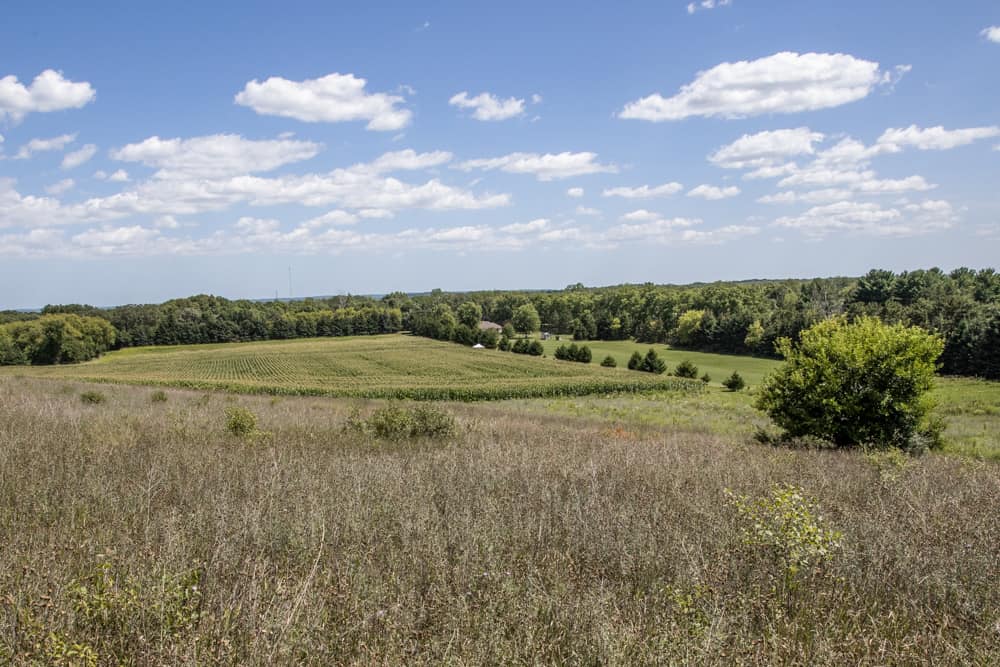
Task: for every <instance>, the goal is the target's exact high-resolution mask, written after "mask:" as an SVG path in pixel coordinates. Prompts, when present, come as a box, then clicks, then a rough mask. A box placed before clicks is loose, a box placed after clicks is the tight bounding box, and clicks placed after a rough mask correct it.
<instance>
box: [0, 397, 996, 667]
mask: <svg viewBox="0 0 1000 667" xmlns="http://www.w3.org/2000/svg"><path fill="white" fill-rule="evenodd" d="M86 388H87V385H83V384H67V383H60V382H50V381H42V380H26V379H14V378H4V379H0V658H2V656H7V658H8V659H11V660H12V662H14V663H15V664H33V661H37V663H39V664H46V663H51V664H87V662H86V661H87V660H90V659H92V658H94V659H96V660H97V662H98V663H99V664H108V665H110V664H120V663H125V664H137V665H146V664H240V665H245V664H274V663H277V664H301V663H306V664H324V665H325V664H365V665H367V664H394V665H395V664H441V663H445V664H477V665H478V664H620V665H626V664H628V665H632V664H668V663H694V664H719V665H722V664H732V663H734V662H738V663H750V664H774V663H782V664H802V665H806V664H808V665H817V664H852V665H856V664H870V665H876V664H878V665H884V664H914V663H927V662H932V663H938V664H983V665H985V664H991V663H992V664H996V663H997V662H998V661H1000V649H998V648H997V647H998V646H1000V587H998V586H997V581H1000V551H998V546H997V545H1000V519H998V514H997V508H998V507H1000V468H998V467H997V465H995V464H992V463H981V462H978V463H977V462H966V461H962V460H958V459H955V458H949V457H942V456H933V455H932V456H927V457H924V458H922V459H919V460H916V461H913V462H910V463H907V464H905V466H904V467H901V468H899V469H898V470H895V469H894V470H893V471H892V474H886V471H885V470H884V469H882V468H881V467H880V465H876V462H873V459H871V458H866V457H864V456H862V455H860V454H854V453H845V452H818V451H788V450H781V449H772V448H766V447H762V446H759V445H753V444H749V443H746V442H743V441H740V440H735V439H733V438H727V437H722V436H714V435H709V434H705V433H691V432H686V431H683V430H670V428H665V427H656V426H649V425H642V424H625V425H621V426H616V427H612V428H609V426H608V424H607V423H599V422H592V421H584V420H578V419H574V418H571V417H553V416H544V415H532V416H522V414H519V413H518V412H517V411H516V409H515V408H512V407H505V406H502V405H473V406H462V405H453V406H449V409H450V410H452V411H453V412H454V413H455V414H456V416H457V417H458V420H459V427H460V431H461V433H460V435H459V436H458V437H457V438H454V439H451V440H448V441H444V442H434V441H406V442H401V443H385V442H379V441H377V440H373V439H371V438H370V437H368V436H365V435H363V434H359V433H355V432H352V431H349V430H345V428H344V425H345V423H346V422H347V421H348V418H349V416H350V413H351V411H352V409H353V408H355V407H360V409H361V410H362V412H367V411H369V410H370V409H371V408H372V407H373V406H374V404H369V403H362V402H347V401H334V400H329V399H317V398H289V399H270V398H266V397H244V396H232V395H225V394H201V393H197V392H185V391H179V390H168V391H167V392H166V393H167V398H168V400H166V401H157V402H153V401H152V400H151V396H152V394H153V393H154V391H155V390H154V389H152V388H148V389H147V388H136V387H124V386H108V387H103V388H102V392H103V393H105V394H106V396H107V400H106V401H105V402H104V403H102V404H93V405H92V404H84V403H83V402H82V401H81V400H80V398H79V394H80V393H81V392H82V391H85V390H86ZM232 405H240V406H245V407H247V408H249V409H251V410H252V411H253V412H254V413H255V414H256V415H257V416H258V417H259V424H258V426H259V428H260V429H261V431H262V432H263V433H262V434H261V435H260V437H256V438H254V439H251V440H249V441H247V440H241V439H237V438H235V437H234V436H232V435H230V434H228V433H227V432H226V429H225V414H224V410H225V408H226V407H228V406H232ZM887 465H895V464H894V463H892V462H890V463H888V464H887ZM776 483H790V484H795V485H797V486H799V487H801V488H802V489H804V490H805V492H806V493H807V494H808V495H809V496H810V497H812V498H813V499H815V501H816V502H817V503H818V505H819V507H820V508H821V509H822V511H823V515H824V519H825V520H826V521H827V523H828V524H830V525H831V526H833V527H835V528H837V529H839V530H840V531H842V533H843V546H842V547H841V548H840V549H839V550H837V551H835V553H833V554H832V556H831V558H830V559H829V561H828V562H827V563H826V564H825V565H819V566H817V567H815V569H809V570H808V571H806V572H803V573H800V574H799V575H797V577H796V584H795V586H794V587H791V588H789V587H785V586H782V585H781V583H780V582H781V572H779V571H777V568H778V567H779V565H778V564H777V561H776V559H775V557H774V554H773V553H769V552H767V551H766V550H762V549H760V548H757V547H754V546H752V545H749V544H746V543H745V541H744V539H743V538H742V532H741V528H742V527H741V525H740V523H739V517H738V516H737V513H736V512H735V511H734V509H733V507H732V506H731V504H730V503H729V502H728V501H727V496H726V494H725V492H724V491H725V489H731V490H732V491H733V492H735V493H737V494H744V495H748V496H751V497H758V496H764V495H767V494H769V493H770V490H771V488H772V485H774V484H776ZM74 653H75V655H74ZM74 660H75V661H76V662H75V663H74V662H73V661H74ZM59 661H62V662H61V663H60V662H59Z"/></svg>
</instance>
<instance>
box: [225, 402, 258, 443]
mask: <svg viewBox="0 0 1000 667" xmlns="http://www.w3.org/2000/svg"><path fill="white" fill-rule="evenodd" d="M226 430H227V431H229V432H230V433H231V434H233V435H235V436H236V437H237V438H249V437H250V436H252V435H254V434H255V433H256V432H257V415H255V414H254V413H252V412H250V410H247V409H246V408H240V407H236V406H232V407H228V408H226Z"/></svg>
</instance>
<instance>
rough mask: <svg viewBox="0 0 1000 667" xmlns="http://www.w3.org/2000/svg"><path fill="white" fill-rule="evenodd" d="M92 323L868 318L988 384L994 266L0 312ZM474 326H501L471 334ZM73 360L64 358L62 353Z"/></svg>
mask: <svg viewBox="0 0 1000 667" xmlns="http://www.w3.org/2000/svg"><path fill="white" fill-rule="evenodd" d="M52 314H72V315H79V316H86V317H97V318H100V319H103V320H105V321H107V322H108V323H109V324H111V325H112V326H113V327H114V330H115V332H116V340H115V342H114V343H113V346H114V347H131V346H136V345H154V344H156V345H174V344H192V343H227V342H239V341H255V340H266V339H272V338H299V337H312V336H348V335H359V334H381V333H393V332H397V331H402V330H409V331H412V332H413V333H415V334H418V335H421V336H428V337H431V338H437V339H440V340H452V341H456V342H460V343H463V344H466V345H473V344H475V343H481V344H483V345H484V346H486V347H496V346H498V345H499V344H500V341H501V340H503V339H507V340H508V341H509V343H508V345H513V343H514V342H515V341H514V338H515V336H516V334H517V333H520V334H524V333H527V332H529V331H537V330H539V329H540V330H542V331H548V332H550V333H552V334H553V335H559V336H567V337H569V336H571V337H572V338H573V339H574V340H576V341H585V340H630V339H631V340H636V341H638V342H641V343H669V344H671V345H673V346H675V347H679V348H685V349H691V350H700V351H706V352H723V353H731V354H755V355H761V356H774V355H775V343H776V341H777V340H778V339H780V338H783V337H788V338H793V339H794V338H796V337H797V336H798V334H799V332H801V331H802V330H804V329H806V328H808V327H810V326H812V325H813V324H816V323H817V322H819V321H822V320H824V319H826V318H828V317H830V316H833V315H839V314H847V315H848V317H850V318H854V317H858V316H861V315H876V316H878V317H879V318H881V319H882V320H884V321H886V322H889V323H897V322H899V323H903V324H909V325H917V326H921V327H923V328H925V329H927V330H929V331H933V332H935V333H938V334H939V335H941V337H942V338H943V339H944V341H945V350H944V354H943V355H942V357H941V363H942V365H943V368H942V370H943V371H944V372H945V373H951V374H962V375H977V376H981V377H988V378H995V379H1000V274H997V273H996V272H995V271H994V270H992V269H984V270H981V271H974V270H972V269H966V268H962V269H956V270H954V271H951V272H950V273H945V272H944V271H941V270H939V269H929V270H919V271H907V272H903V273H893V272H891V271H881V270H873V271H870V272H869V273H868V274H866V275H865V276H864V277H862V278H817V279H814V280H762V281H752V282H719V283H711V284H699V285H682V286H678V285H653V284H651V283H647V284H643V285H621V286H614V287H601V288H586V287H584V286H582V285H579V284H577V285H571V286H569V287H567V288H566V289H563V290H558V291H539V292H532V291H486V292H469V293H454V292H452V293H448V292H442V291H440V290H434V291H433V292H430V293H427V294H421V295H412V296H411V295H407V294H404V293H402V292H394V293H392V294H388V295H386V296H383V297H381V298H377V299H376V298H371V297H356V296H345V297H334V298H330V299H306V300H302V301H294V302H278V301H264V302H261V301H245V300H240V301H230V300H228V299H224V298H221V297H213V296H204V295H203V296H195V297H190V298H186V299H175V300H172V301H167V302H166V303H162V304H158V305H129V306H119V307H116V308H108V309H102V308H95V307H92V306H80V305H69V306H66V305H63V306H46V308H45V309H44V310H43V311H42V313H41V314H38V313H34V314H29V313H19V312H13V311H7V312H0V324H2V323H4V322H11V321H24V320H35V319H38V318H39V317H41V316H44V315H52ZM481 320H488V321H492V322H496V323H499V324H501V325H509V326H505V329H504V332H503V333H500V332H496V331H495V330H485V331H484V330H482V329H480V327H479V322H480V321H481ZM70 356H72V355H68V356H67V357H66V358H69V357H70Z"/></svg>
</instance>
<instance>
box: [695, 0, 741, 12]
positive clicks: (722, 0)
mask: <svg viewBox="0 0 1000 667" xmlns="http://www.w3.org/2000/svg"><path fill="white" fill-rule="evenodd" d="M730 4H732V0H700V2H689V3H688V6H687V13H688V14H694V13H695V12H699V11H702V10H705V9H715V8H716V7H728V6H729V5H730Z"/></svg>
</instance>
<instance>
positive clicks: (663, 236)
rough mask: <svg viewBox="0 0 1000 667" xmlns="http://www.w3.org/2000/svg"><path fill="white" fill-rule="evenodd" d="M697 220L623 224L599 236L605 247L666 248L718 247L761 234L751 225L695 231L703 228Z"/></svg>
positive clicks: (685, 219) (661, 219)
mask: <svg viewBox="0 0 1000 667" xmlns="http://www.w3.org/2000/svg"><path fill="white" fill-rule="evenodd" d="M701 224H702V221H701V220H699V219H696V218H657V219H654V220H649V221H646V222H638V223H623V224H620V225H616V226H615V227H611V228H610V229H608V231H607V232H605V233H604V234H602V235H600V236H599V239H598V240H599V241H600V242H601V244H602V245H606V244H608V243H611V244H616V243H620V242H646V241H648V242H654V243H662V244H667V245H669V244H677V243H698V244H716V243H725V242H726V241H732V240H735V239H739V238H743V237H746V236H752V235H754V234H757V233H758V232H759V231H760V228H759V227H755V226H751V225H729V226H726V227H720V228H718V229H710V230H704V231H703V230H700V229H691V228H692V227H695V226H698V225H701Z"/></svg>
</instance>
